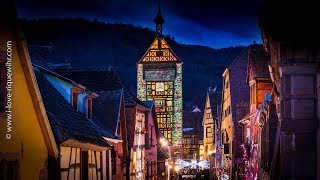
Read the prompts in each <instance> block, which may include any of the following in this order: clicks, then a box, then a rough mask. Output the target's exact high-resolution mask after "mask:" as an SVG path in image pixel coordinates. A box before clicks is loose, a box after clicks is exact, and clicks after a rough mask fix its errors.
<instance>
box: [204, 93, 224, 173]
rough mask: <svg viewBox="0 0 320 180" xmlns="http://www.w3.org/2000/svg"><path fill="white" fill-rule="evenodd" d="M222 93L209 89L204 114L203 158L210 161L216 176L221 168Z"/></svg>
mask: <svg viewBox="0 0 320 180" xmlns="http://www.w3.org/2000/svg"><path fill="white" fill-rule="evenodd" d="M221 95H222V94H221V92H217V91H216V89H211V88H209V91H208V92H207V96H206V103H205V108H204V113H203V118H202V119H203V120H202V126H203V146H204V150H203V154H202V158H203V159H206V160H209V161H210V169H211V171H212V172H214V173H212V174H216V169H217V168H220V164H219V162H221V151H219V150H218V149H219V148H220V120H219V119H220V109H219V107H220V106H221Z"/></svg>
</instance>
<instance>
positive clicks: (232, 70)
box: [228, 48, 250, 121]
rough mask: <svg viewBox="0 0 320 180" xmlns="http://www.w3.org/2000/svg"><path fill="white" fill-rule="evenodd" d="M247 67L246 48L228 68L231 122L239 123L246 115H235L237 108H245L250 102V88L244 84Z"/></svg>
mask: <svg viewBox="0 0 320 180" xmlns="http://www.w3.org/2000/svg"><path fill="white" fill-rule="evenodd" d="M247 67H248V48H246V49H244V50H243V51H242V52H241V54H240V55H239V56H238V57H237V58H236V59H235V60H234V61H233V63H232V64H231V65H230V66H229V68H228V69H229V83H230V86H229V88H230V99H231V113H232V119H233V121H239V120H240V119H242V118H243V116H244V115H246V114H244V115H242V114H237V113H236V111H237V106H240V105H245V106H246V105H247V104H248V103H249V102H250V88H249V86H248V85H247V84H246V77H247Z"/></svg>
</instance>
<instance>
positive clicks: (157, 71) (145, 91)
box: [137, 7, 182, 146]
mask: <svg viewBox="0 0 320 180" xmlns="http://www.w3.org/2000/svg"><path fill="white" fill-rule="evenodd" d="M154 22H155V24H156V39H155V40H154V41H153V42H152V44H151V46H150V47H149V48H148V50H147V51H146V52H145V54H144V55H143V56H142V58H141V59H140V60H139V61H138V63H137V95H138V98H139V99H140V100H142V101H146V100H147V101H150V100H153V101H154V102H155V109H156V113H157V121H158V128H159V131H160V132H161V133H162V134H163V135H164V136H165V137H166V138H167V139H168V140H169V141H170V142H172V143H173V145H175V146H179V145H181V144H182V61H181V60H180V59H179V58H178V57H177V56H176V55H175V53H174V52H173V51H172V49H171V48H170V46H169V45H168V43H167V42H166V41H165V39H164V38H163V36H162V24H163V23H164V19H163V18H162V16H161V12H160V7H159V9H158V14H157V16H156V17H155V19H154Z"/></svg>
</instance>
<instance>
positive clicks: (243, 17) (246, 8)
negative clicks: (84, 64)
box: [15, 0, 261, 48]
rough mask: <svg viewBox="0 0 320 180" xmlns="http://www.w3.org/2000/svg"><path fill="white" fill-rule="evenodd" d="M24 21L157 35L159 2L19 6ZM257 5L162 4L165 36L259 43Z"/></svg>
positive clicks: (217, 44)
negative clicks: (81, 22) (83, 23)
mask: <svg viewBox="0 0 320 180" xmlns="http://www.w3.org/2000/svg"><path fill="white" fill-rule="evenodd" d="M15 2H16V5H17V7H18V15H19V17H21V18H30V19H37V18H48V17H57V18H65V17H83V18H88V19H97V20H100V21H104V22H108V23H126V24H134V25H136V26H140V27H148V28H150V29H152V30H154V29H155V25H154V23H153V21H152V20H153V18H154V17H155V15H156V12H157V6H158V0H15ZM259 2H260V1H259V0H161V12H162V15H163V17H164V19H165V21H166V22H165V24H164V26H163V34H165V35H167V34H168V35H171V36H174V38H175V40H176V41H177V42H180V43H185V44H197V45H205V46H210V47H213V48H221V47H228V46H237V45H249V44H252V42H253V41H254V40H255V41H257V42H258V43H261V35H260V29H259V27H258V22H257V18H256V10H257V8H258V7H259Z"/></svg>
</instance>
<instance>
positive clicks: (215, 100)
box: [208, 90, 222, 117]
mask: <svg viewBox="0 0 320 180" xmlns="http://www.w3.org/2000/svg"><path fill="white" fill-rule="evenodd" d="M208 98H209V103H210V108H211V113H212V117H217V116H219V114H218V110H217V107H218V106H220V105H221V100H222V93H221V92H216V91H212V90H211V91H209V92H208Z"/></svg>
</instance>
